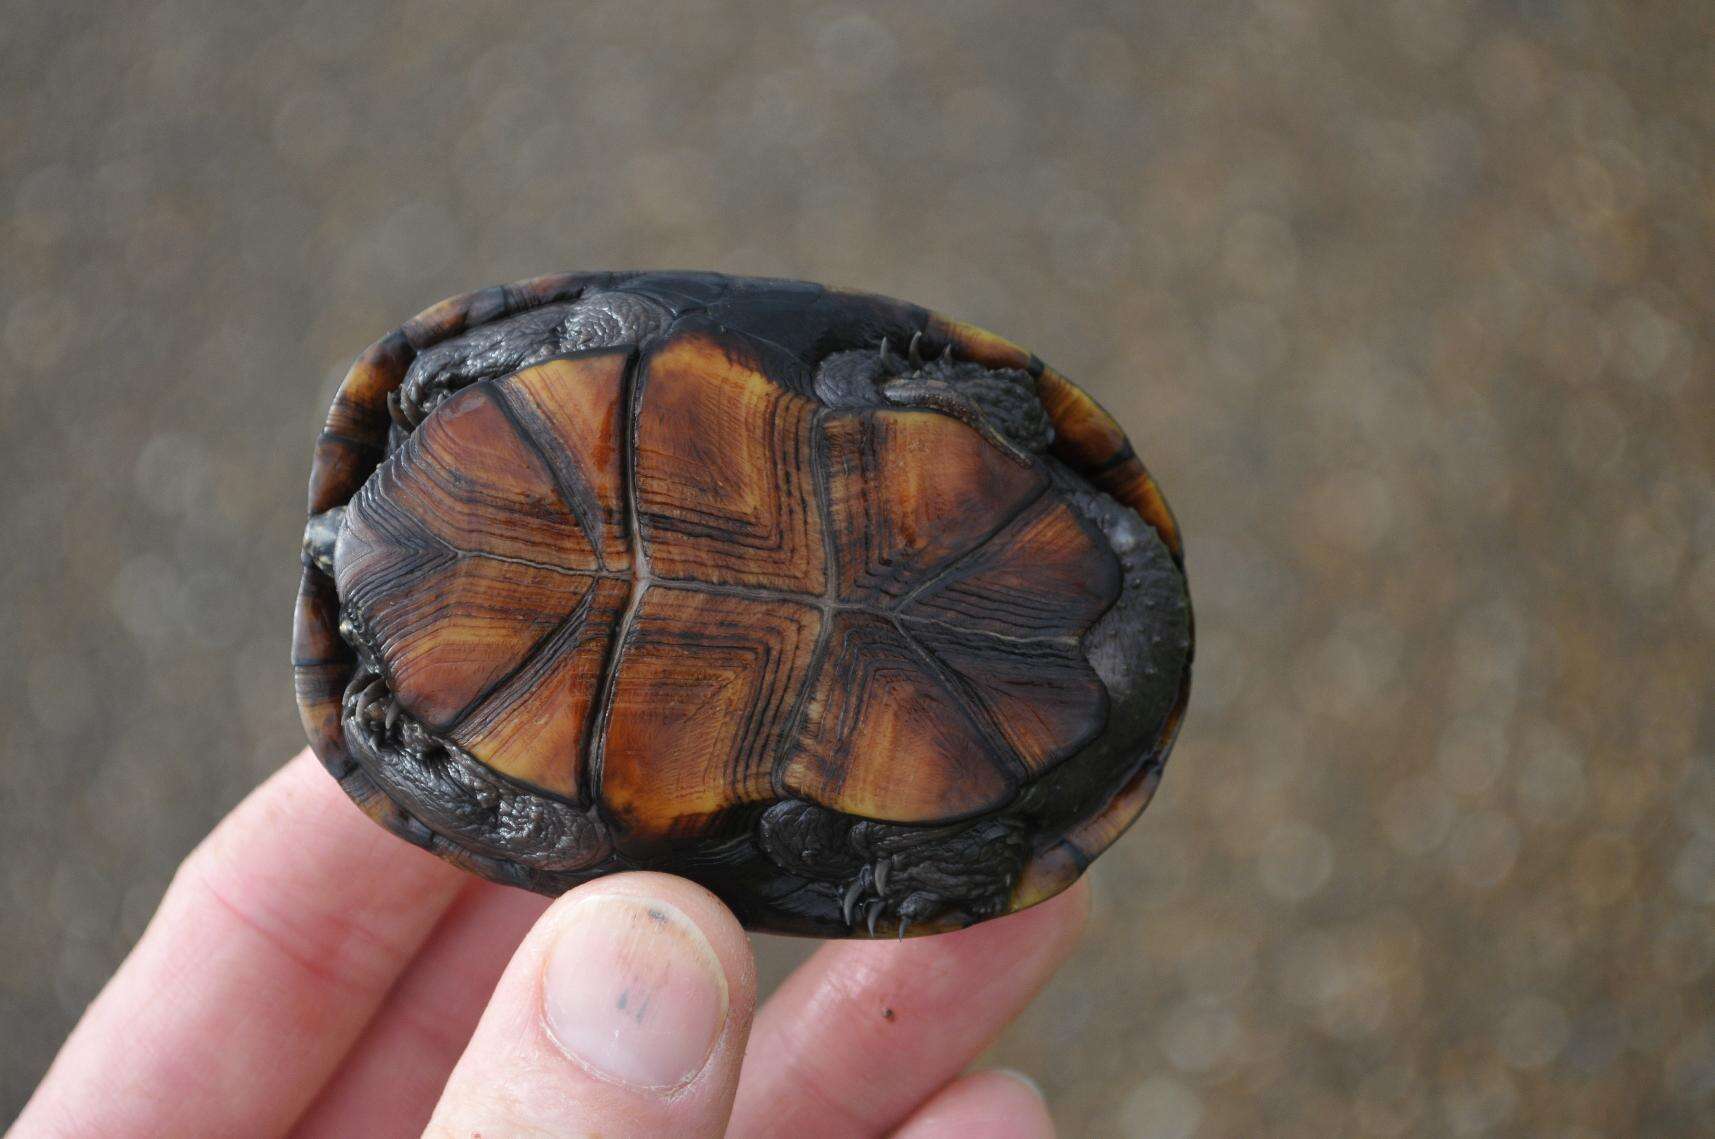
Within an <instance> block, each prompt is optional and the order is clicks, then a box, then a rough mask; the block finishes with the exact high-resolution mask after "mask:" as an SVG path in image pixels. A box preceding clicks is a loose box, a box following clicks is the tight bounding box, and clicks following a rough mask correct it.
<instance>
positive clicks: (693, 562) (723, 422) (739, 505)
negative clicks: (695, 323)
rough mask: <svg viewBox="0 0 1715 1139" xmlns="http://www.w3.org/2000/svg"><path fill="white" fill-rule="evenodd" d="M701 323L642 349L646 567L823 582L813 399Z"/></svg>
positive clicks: (658, 572) (641, 494) (704, 575)
mask: <svg viewBox="0 0 1715 1139" xmlns="http://www.w3.org/2000/svg"><path fill="white" fill-rule="evenodd" d="M733 349H734V345H732V344H731V343H729V342H723V341H720V340H717V339H715V338H714V337H713V336H712V335H710V334H708V333H705V332H702V331H697V332H693V333H690V334H681V335H679V336H676V337H674V338H672V339H671V340H669V341H668V342H667V343H665V344H664V345H663V346H662V347H661V348H659V349H658V350H657V351H655V352H654V353H652V354H651V355H649V356H647V357H645V359H644V360H643V362H642V363H641V364H640V366H639V376H638V380H637V388H638V396H637V402H638V407H637V426H636V433H637V457H636V479H637V486H636V493H637V500H638V514H639V519H640V524H641V527H642V530H643V539H644V543H645V546H646V547H647V550H648V556H649V564H650V570H651V572H652V573H653V574H654V575H655V576H658V577H661V578H664V579H670V580H678V581H698V582H705V583H710V584H717V585H745V586H751V587H755V588H765V589H776V590H786V591H791V592H800V593H809V594H819V593H821V592H822V591H823V589H824V586H825V582H826V578H825V572H826V565H825V563H826V560H827V556H826V552H825V548H824V545H823V537H822V528H821V527H822V523H821V517H820V512H819V510H818V509H817V505H816V503H817V492H816V487H815V482H814V474H813V470H812V466H811V460H810V447H811V431H812V427H813V424H814V421H815V416H816V404H815V403H814V402H813V401H811V400H809V399H806V398H804V397H802V396H797V395H793V394H791V393H790V392H788V391H785V390H783V389H782V388H781V387H780V386H779V385H778V384H776V383H775V382H773V381H772V380H770V379H769V378H768V376H767V375H765V374H764V373H763V372H762V371H760V370H759V369H758V368H757V366H756V363H755V361H753V360H749V359H745V358H743V357H739V356H735V355H734V352H733Z"/></svg>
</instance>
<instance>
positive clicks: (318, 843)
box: [20, 752, 462, 1136]
mask: <svg viewBox="0 0 1715 1139" xmlns="http://www.w3.org/2000/svg"><path fill="white" fill-rule="evenodd" d="M461 877H462V876H461V875H460V873H459V872H458V871H456V870H454V869H453V868H452V867H450V866H448V865H446V864H445V863H443V862H441V861H440V860H439V859H437V858H434V857H433V856H431V855H429V854H426V853H424V852H423V851H421V850H418V849H416V848H415V847H412V846H410V845H408V844H406V843H403V842H400V841H399V840H398V839H397V838H395V837H393V836H392V835H390V834H388V833H387V832H386V831H384V830H382V829H381V828H380V827H378V826H376V825H375V824H374V823H372V822H371V821H369V820H368V819H367V818H365V817H364V816H363V814H362V813H361V812H360V811H358V809H357V808H356V807H355V806H353V805H352V804H351V802H350V801H349V800H348V799H347V798H346V797H345V795H344V794H343V793H342V792H341V791H340V789H339V786H338V784H337V783H335V782H334V781H333V780H332V779H330V778H329V777H328V775H327V773H326V772H324V771H323V770H322V769H321V768H320V767H319V766H318V765H317V764H316V762H315V760H314V759H313V758H311V756H310V754H309V753H308V752H304V753H302V754H300V755H299V756H298V757H297V758H295V759H293V760H292V761H291V762H290V763H288V764H286V766H285V767H284V768H282V769H281V770H280V771H279V772H277V773H276V774H275V775H274V776H273V777H272V778H271V779H269V780H268V781H267V782H266V783H264V784H263V785H262V786H261V787H260V788H258V789H257V790H256V791H254V792H252V793H251V795H250V796H249V798H247V799H246V800H245V801H244V802H243V803H241V804H239V806H238V807H237V809H235V810H234V811H233V812H232V814H231V815H229V816H227V818H226V820H225V821H224V822H222V823H221V824H220V826H219V827H217V828H216V829H215V831H214V833H213V834H211V835H210V836H209V837H208V838H207V839H205V840H204V841H203V843H202V844H201V845H200V846H199V847H198V848H197V849H196V850H195V851H193V852H192V853H191V855H190V857H189V858H187V859H186V860H185V862H184V864H183V865H182V866H181V867H180V868H179V872H178V874H177V875H175V876H174V878H173V882H172V885H171V886H169V887H168V889H167V894H166V897H165V898H163V899H162V902H161V907H160V909H159V910H158V911H157V912H156V914H155V916H154V918H153V919H152V920H151V921H150V923H149V927H148V929H147V930H145V931H144V933H143V937H142V939H141V940H140V941H139V942H138V944H137V947H136V949H134V950H133V951H132V953H131V956H130V957H128V958H127V959H126V961H125V963H124V964H123V965H121V966H120V968H119V972H118V973H117V974H115V975H114V977H113V979H112V980H111V981H109V982H108V984H107V987H106V988H105V989H104V990H103V991H102V993H101V995H100V996H99V997H97V998H96V999H95V1001H94V1003H93V1004H91V1005H90V1007H89V1009H88V1011H87V1012H85V1014H84V1016H83V1019H82V1021H81V1022H80V1023H79V1024H78V1026H77V1028H76V1029H75V1030H74V1031H73V1033H72V1035H71V1038H70V1039H69V1040H68V1041H67V1043H66V1046H65V1048H64V1049H63V1050H62V1051H61V1052H60V1055H59V1057H58V1059H56V1060H55V1061H54V1064H53V1067H52V1068H51V1069H50V1070H49V1072H48V1075H47V1077H46V1078H45V1079H44V1081H43V1083H42V1085H41V1087H39V1088H38V1089H37V1091H36V1094H35V1096H34V1098H33V1099H32V1100H31V1101H30V1103H29V1104H28V1105H27V1106H26V1108H25V1110H24V1115H23V1117H22V1120H27V1121H29V1122H30V1123H31V1124H33V1125H35V1126H36V1127H37V1128H38V1129H39V1130H43V1131H47V1132H50V1133H55V1132H58V1131H62V1130H63V1131H65V1132H68V1133H72V1134H77V1135H80V1136H82V1135H215V1134H223V1135H224V1134H244V1135H269V1134H277V1133H280V1132H283V1131H284V1130H285V1129H286V1128H287V1127H289V1126H290V1125H291V1123H292V1120H293V1119H295V1118H296V1117H297V1116H298V1114H299V1113H300V1112H302V1111H303V1109H304V1107H305V1106H306V1105H307V1104H308V1103H309V1102H310V1100H311V1098H312V1097H313V1096H314V1095H315V1093H316V1091H317V1089H318V1088H320V1087H321V1085H322V1083H323V1082H324V1081H325V1080H326V1079H327V1076H328V1073H329V1072H330V1071H332V1070H333V1068H334V1065H335V1064H337V1063H338V1061H339V1058H340V1056H341V1055H342V1054H343V1053H344V1052H345V1051H346V1049H347V1048H349V1047H350V1045H351V1042H352V1041H353V1040H354V1039H355V1038H356V1036H357V1034H358V1032H359V1031H360V1030H361V1029H362V1028H363V1025H364V1023H365V1022H366V1021H367V1020H368V1019H369V1017H370V1014H371V1013H373V1012H374V1010H375V1008H376V1006H377V1005H379V1004H380V1002H381V999H382V997H383V995H384V994H385V993H386V992H387V989H388V988H389V986H391V985H392V983H393V981H394V979H395V978H396V977H397V976H398V974H399V972H400V970H401V969H403V968H404V966H405V964H406V963H407V962H408V961H409V960H410V959H411V957H412V955H413V954H414V953H415V952H416V951H417V947H418V945H419V943H420V942H421V941H422V939H423V938H424V937H425V936H426V935H427V934H428V932H429V930H430V929H431V928H432V927H433V926H434V923H435V922H436V920H437V919H438V918H439V917H440V915H441V912H442V911H443V910H444V909H445V908H446V906H447V905H448V903H449V902H450V901H451V900H452V898H453V895H454V894H455V893H456V892H457V889H458V886H459V883H460V880H461ZM20 1131H21V1132H25V1133H34V1132H31V1131H30V1130H29V1128H26V1127H23V1126H20Z"/></svg>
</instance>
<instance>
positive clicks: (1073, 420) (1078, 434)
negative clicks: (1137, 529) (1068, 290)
mask: <svg viewBox="0 0 1715 1139" xmlns="http://www.w3.org/2000/svg"><path fill="white" fill-rule="evenodd" d="M1036 391H1037V395H1038V396H1039V397H1040V398H1041V400H1042V406H1043V407H1044V408H1046V409H1047V411H1048V415H1049V417H1050V418H1052V419H1053V420H1054V447H1053V451H1054V454H1055V456H1056V457H1058V458H1059V459H1060V460H1061V461H1062V462H1064V463H1065V464H1066V465H1067V466H1069V467H1071V468H1072V469H1073V470H1074V471H1077V472H1078V473H1079V474H1081V475H1083V476H1084V478H1086V479H1088V480H1089V481H1090V482H1091V483H1092V484H1093V485H1094V486H1095V487H1096V488H1097V489H1099V490H1103V491H1106V492H1107V493H1108V494H1110V495H1112V496H1113V497H1114V498H1116V499H1117V500H1119V501H1120V502H1122V503H1124V504H1125V505H1127V506H1129V507H1131V508H1132V509H1133V510H1135V511H1137V512H1138V514H1139V515H1140V516H1142V518H1143V520H1144V521H1145V522H1147V523H1149V524H1150V525H1151V526H1153V527H1154V528H1155V531H1156V533H1158V534H1160V535H1161V540H1162V541H1163V542H1165V543H1167V548H1168V550H1169V551H1171V552H1172V554H1173V557H1174V558H1175V559H1176V560H1179V561H1183V560H1184V557H1185V548H1184V545H1183V543H1182V542H1181V540H1180V537H1179V523H1178V521H1177V520H1175V519H1174V517H1173V511H1172V510H1171V509H1170V508H1169V507H1168V505H1167V499H1166V498H1164V497H1163V496H1162V494H1161V488H1160V487H1158V486H1156V485H1155V479H1154V478H1152V477H1151V476H1150V473H1149V470H1148V468H1146V467H1145V466H1144V465H1143V460H1142V459H1140V458H1138V457H1137V454H1136V453H1135V452H1134V451H1133V450H1132V446H1131V441H1130V440H1129V439H1127V438H1126V436H1125V432H1124V431H1121V430H1120V426H1119V424H1118V423H1115V422H1114V417H1113V416H1111V415H1109V414H1108V413H1107V410H1106V409H1105V408H1103V407H1102V405H1101V404H1099V403H1097V402H1096V401H1095V399H1094V398H1092V397H1091V396H1090V394H1089V393H1088V392H1086V391H1084V389H1082V388H1080V387H1079V386H1078V385H1076V384H1074V383H1072V381H1070V380H1068V379H1066V377H1064V376H1062V375H1061V374H1060V373H1058V372H1056V371H1055V370H1054V369H1053V368H1043V369H1042V374H1041V375H1039V376H1038V377H1037V378H1036Z"/></svg>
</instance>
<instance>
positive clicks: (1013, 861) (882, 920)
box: [758, 799, 1030, 937]
mask: <svg viewBox="0 0 1715 1139" xmlns="http://www.w3.org/2000/svg"><path fill="white" fill-rule="evenodd" d="M758 837H759V839H760V844H761V846H762V848H763V850H764V851H766V852H767V854H768V856H769V857H770V858H771V859H773V860H774V862H775V863H777V864H778V865H780V866H781V867H782V868H783V869H785V870H788V871H791V872H793V873H796V874H799V875H801V876H803V877H806V878H810V879H813V880H819V881H823V882H827V883H829V884H831V885H832V886H834V887H835V891H834V898H833V901H834V904H835V905H836V906H837V907H838V913H839V918H840V919H841V920H843V921H844V922H845V925H846V927H847V928H848V929H850V930H851V931H852V932H853V933H856V932H858V931H859V930H863V931H865V932H867V933H868V934H869V935H870V936H872V937H873V936H876V933H877V930H878V929H879V928H882V927H886V928H888V929H889V930H890V932H896V933H897V934H898V935H899V936H901V937H903V936H904V935H905V933H906V931H907V930H908V929H910V927H911V926H913V925H919V924H922V923H924V922H929V921H933V920H934V919H936V918H939V917H942V916H944V915H947V914H950V913H962V914H964V915H966V916H967V917H968V918H970V920H972V921H978V920H981V919H983V918H987V917H993V916H995V915H997V914H1001V913H1004V912H1005V911H1006V909H1007V907H1008V905H1009V904H1010V902H1011V898H1012V890H1013V887H1014V886H1015V885H1016V884H1017V882H1018V876H1019V874H1020V873H1022V872H1023V869H1024V864H1025V862H1026V861H1027V860H1028V858H1029V856H1030V843H1029V836H1028V831H1027V828H1026V827H1025V825H1024V824H1023V823H1022V822H1020V821H1018V820H1017V819H1012V818H1006V817H996V818H988V819H980V820H978V821H976V822H974V823H958V824H954V825H952V826H944V827H921V826H906V825H901V824H897V823H879V822H872V821H869V820H865V819H858V818H856V817H854V816H852V815H845V814H841V813H840V812H838V811H830V810H828V809H826V808H825V807H819V806H816V805H815V804H813V803H806V802H803V801H801V800H795V799H794V800H787V801H785V802H782V803H776V804H775V805H774V806H772V807H770V808H769V809H768V810H767V811H766V812H764V813H763V816H762V820H761V823H760V826H759V829H758Z"/></svg>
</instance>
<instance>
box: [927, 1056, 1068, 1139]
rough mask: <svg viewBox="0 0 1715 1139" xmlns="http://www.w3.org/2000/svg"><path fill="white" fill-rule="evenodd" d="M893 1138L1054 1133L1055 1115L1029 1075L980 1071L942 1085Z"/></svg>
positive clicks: (987, 1138) (1050, 1138) (1035, 1138)
mask: <svg viewBox="0 0 1715 1139" xmlns="http://www.w3.org/2000/svg"><path fill="white" fill-rule="evenodd" d="M893 1139H1054V1120H1053V1119H1052V1118H1050V1117H1049V1115H1048V1105H1047V1104H1046V1103H1044V1102H1042V1092H1041V1091H1040V1090H1038V1089H1037V1087H1036V1085H1035V1084H1034V1083H1032V1082H1031V1081H1030V1080H1029V1079H1027V1078H1026V1077H1024V1076H1022V1075H1020V1074H1019V1073H1017V1072H1010V1071H999V1070H996V1071H991V1072H978V1073H976V1074H975V1075H970V1076H966V1077H965V1078H964V1079H962V1080H957V1081H955V1082H953V1083H952V1084H950V1085H949V1086H947V1087H945V1088H943V1089H941V1091H940V1092H938V1093H936V1095H935V1098H934V1099H931V1100H930V1101H929V1102H928V1103H926V1104H924V1105H923V1106H922V1107H920V1108H918V1109H917V1110H916V1111H915V1112H913V1113H912V1115H911V1118H910V1119H907V1120H906V1121H905V1126H903V1127H901V1128H900V1129H899V1130H898V1131H896V1132H894V1134H893Z"/></svg>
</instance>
